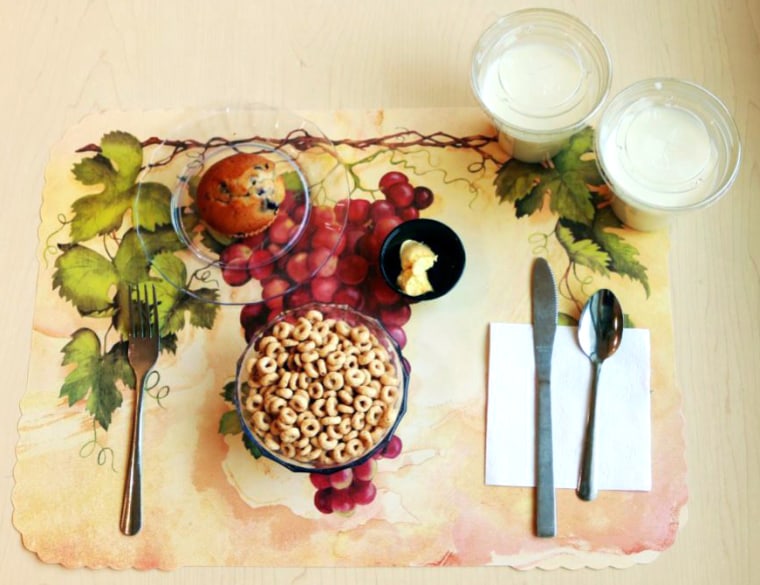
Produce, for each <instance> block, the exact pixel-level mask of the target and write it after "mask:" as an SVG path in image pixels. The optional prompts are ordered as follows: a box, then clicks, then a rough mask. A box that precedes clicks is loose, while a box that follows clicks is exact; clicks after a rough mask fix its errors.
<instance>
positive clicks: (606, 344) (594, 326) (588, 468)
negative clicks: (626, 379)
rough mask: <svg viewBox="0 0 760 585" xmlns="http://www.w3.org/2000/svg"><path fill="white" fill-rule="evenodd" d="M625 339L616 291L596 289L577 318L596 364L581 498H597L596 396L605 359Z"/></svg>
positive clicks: (586, 348)
mask: <svg viewBox="0 0 760 585" xmlns="http://www.w3.org/2000/svg"><path fill="white" fill-rule="evenodd" d="M622 339H623V309H622V308H621V307H620V302H619V301H618V299H617V297H616V296H615V294H614V293H613V292H612V291H610V290H607V289H601V290H598V291H596V292H595V293H594V294H593V295H591V297H590V298H589V300H588V301H587V302H586V306H585V307H583V311H582V312H581V316H580V319H579V320H578V343H579V344H580V346H581V349H582V350H583V352H584V353H585V354H586V355H587V356H588V358H589V359H590V360H591V363H592V365H593V366H594V370H593V377H592V383H591V397H590V401H589V409H588V417H587V419H586V436H585V439H584V441H583V459H582V462H581V471H580V477H579V478H578V489H577V490H576V491H577V493H578V497H580V498H581V499H582V500H586V501H591V500H593V499H594V498H595V497H596V494H597V490H596V483H595V481H594V426H595V423H596V402H597V400H596V396H597V386H598V385H599V376H600V375H601V372H602V362H604V360H606V359H607V358H608V357H610V356H611V355H612V354H613V353H615V352H616V351H617V348H618V347H619V346H620V341H621V340H622Z"/></svg>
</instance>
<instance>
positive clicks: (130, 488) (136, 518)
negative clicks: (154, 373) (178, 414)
mask: <svg viewBox="0 0 760 585" xmlns="http://www.w3.org/2000/svg"><path fill="white" fill-rule="evenodd" d="M144 379H145V374H138V375H136V380H135V388H136V389H137V390H135V409H134V412H133V417H132V437H131V441H130V447H129V464H128V466H127V477H126V480H125V483H124V497H123V500H122V504H121V519H120V521H119V528H121V531H122V533H124V534H126V535H127V536H133V535H135V534H137V533H138V532H140V528H142V447H141V446H142V403H143V380H144Z"/></svg>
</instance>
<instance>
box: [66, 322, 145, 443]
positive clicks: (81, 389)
mask: <svg viewBox="0 0 760 585" xmlns="http://www.w3.org/2000/svg"><path fill="white" fill-rule="evenodd" d="M100 350H101V344H100V339H99V338H98V336H97V335H96V334H95V332H94V331H92V330H91V329H86V328H83V329H79V330H77V331H75V332H74V333H73V334H72V336H71V340H70V341H69V342H68V343H67V344H66V345H65V346H64V347H63V349H62V352H63V361H62V364H63V365H71V364H74V365H75V366H76V367H75V368H74V369H73V370H72V371H71V372H70V373H69V374H68V375H67V376H66V378H65V379H64V382H63V386H61V391H60V396H61V397H62V398H67V400H68V403H69V406H71V405H73V404H75V403H77V402H79V401H80V400H83V399H84V398H85V397H86V398H87V402H86V408H87V411H88V412H89V413H90V414H92V415H93V417H94V418H95V420H96V421H97V422H98V423H99V424H100V426H101V427H103V428H104V429H106V430H107V429H108V426H109V425H110V424H111V415H112V414H113V412H114V410H116V409H117V408H118V407H119V406H121V403H122V395H121V392H120V391H119V389H118V388H117V386H116V383H117V381H118V380H122V381H123V382H124V383H130V382H131V383H132V384H134V376H133V374H132V370H131V368H130V367H129V363H128V361H127V358H126V352H125V351H124V345H123V344H117V345H115V346H114V348H112V349H111V351H109V352H108V353H107V354H106V355H105V356H103V355H102V354H101V351H100Z"/></svg>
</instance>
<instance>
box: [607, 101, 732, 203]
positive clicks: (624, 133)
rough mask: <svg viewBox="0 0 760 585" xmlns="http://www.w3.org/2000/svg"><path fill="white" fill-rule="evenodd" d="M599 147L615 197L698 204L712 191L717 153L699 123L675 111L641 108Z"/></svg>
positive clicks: (663, 107)
mask: <svg viewBox="0 0 760 585" xmlns="http://www.w3.org/2000/svg"><path fill="white" fill-rule="evenodd" d="M638 106H639V107H636V108H630V109H629V110H628V111H627V112H625V113H624V114H623V115H622V116H621V118H620V121H619V123H618V125H617V126H616V127H615V128H614V129H613V130H612V131H611V132H610V133H609V136H607V137H606V138H605V140H604V142H603V143H602V149H603V152H602V155H603V157H604V161H605V173H606V175H607V179H608V180H609V181H610V182H611V183H612V184H613V185H614V188H615V192H616V193H617V194H618V195H619V196H621V197H624V198H630V199H635V200H636V201H639V202H641V203H643V204H644V205H651V206H653V207H666V208H677V207H683V206H686V205H693V204H695V203H699V202H700V201H702V200H703V199H705V198H706V197H707V196H709V195H710V194H711V193H712V192H713V189H714V183H715V176H716V174H717V159H718V153H717V150H716V148H715V145H713V143H712V141H711V139H710V135H709V133H708V131H707V128H706V127H705V125H704V123H703V122H702V121H701V120H700V119H699V118H698V117H696V116H695V115H694V114H692V113H691V112H689V111H687V110H684V109H682V108H679V107H677V106H668V105H665V104H657V103H651V104H646V103H642V104H639V105H638Z"/></svg>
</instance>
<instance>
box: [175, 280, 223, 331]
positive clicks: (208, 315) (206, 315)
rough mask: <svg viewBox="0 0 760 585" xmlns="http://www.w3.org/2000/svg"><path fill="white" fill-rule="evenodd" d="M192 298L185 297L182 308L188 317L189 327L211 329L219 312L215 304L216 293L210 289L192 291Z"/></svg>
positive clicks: (217, 295) (217, 294)
mask: <svg viewBox="0 0 760 585" xmlns="http://www.w3.org/2000/svg"><path fill="white" fill-rule="evenodd" d="M193 295H194V296H187V297H186V298H185V299H184V301H183V303H182V306H183V308H184V309H185V310H186V311H188V313H189V315H190V325H192V326H193V327H201V328H202V329H211V328H212V327H213V326H214V320H215V319H216V315H217V313H218V312H219V305H217V304H216V303H215V301H216V300H217V298H218V297H219V293H218V291H216V290H214V289H210V288H200V289H193Z"/></svg>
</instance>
